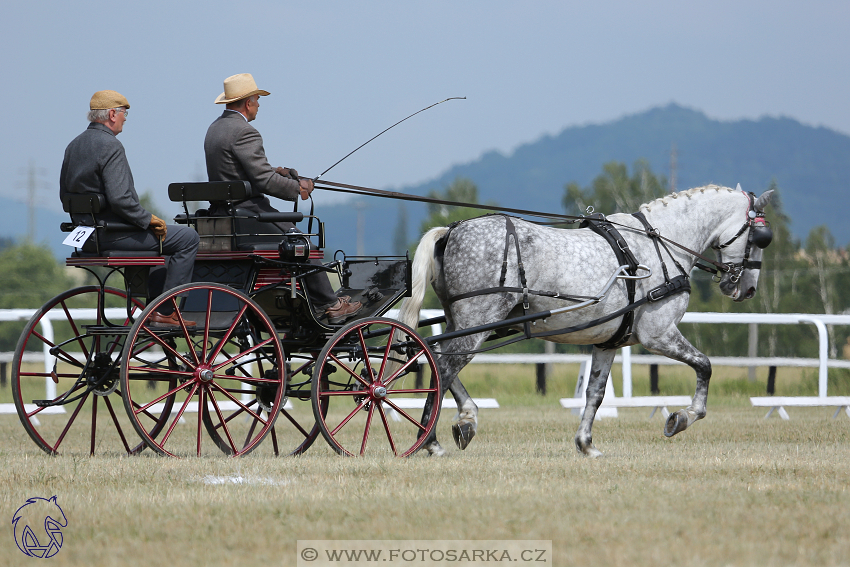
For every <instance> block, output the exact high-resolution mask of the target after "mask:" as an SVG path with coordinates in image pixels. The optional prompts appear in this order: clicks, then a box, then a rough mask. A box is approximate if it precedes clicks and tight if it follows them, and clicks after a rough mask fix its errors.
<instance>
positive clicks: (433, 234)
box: [398, 226, 449, 329]
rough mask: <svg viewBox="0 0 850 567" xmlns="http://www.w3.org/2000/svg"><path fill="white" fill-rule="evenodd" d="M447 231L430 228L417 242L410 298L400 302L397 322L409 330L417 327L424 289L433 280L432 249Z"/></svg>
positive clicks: (442, 227)
mask: <svg viewBox="0 0 850 567" xmlns="http://www.w3.org/2000/svg"><path fill="white" fill-rule="evenodd" d="M448 231H449V228H448V227H445V226H440V227H437V228H432V229H431V230H429V231H428V232H426V233H425V236H423V237H422V240H420V241H419V246H417V247H416V253H415V254H414V256H413V270H412V271H413V283H412V287H411V290H410V297H406V298H405V299H404V301H402V302H401V308H400V309H399V313H398V320H399V321H401V322H402V323H404V324H405V325H407V326H408V327H410V328H411V329H416V327H418V323H419V310H420V309H421V308H422V301H423V300H424V299H425V287H426V286H427V285H428V284H429V283H430V282H431V280H432V279H433V278H434V271H435V266H436V260H435V259H434V247H435V246H436V244H437V241H438V240H439V239H440V238H442V237H443V236H444V235H445V234H446V233H447V232H448Z"/></svg>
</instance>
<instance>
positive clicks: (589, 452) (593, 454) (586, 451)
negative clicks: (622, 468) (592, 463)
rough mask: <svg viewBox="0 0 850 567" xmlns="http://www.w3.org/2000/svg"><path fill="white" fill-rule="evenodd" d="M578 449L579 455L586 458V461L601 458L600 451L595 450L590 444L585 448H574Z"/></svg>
mask: <svg viewBox="0 0 850 567" xmlns="http://www.w3.org/2000/svg"><path fill="white" fill-rule="evenodd" d="M576 448H577V449H578V452H579V454H581V455H583V456H585V457H587V458H588V459H596V458H599V457H601V456H602V451H600V450H599V449H597V448H596V447H594V446H593V444H592V443H591V444H590V445H588V446H586V447H576Z"/></svg>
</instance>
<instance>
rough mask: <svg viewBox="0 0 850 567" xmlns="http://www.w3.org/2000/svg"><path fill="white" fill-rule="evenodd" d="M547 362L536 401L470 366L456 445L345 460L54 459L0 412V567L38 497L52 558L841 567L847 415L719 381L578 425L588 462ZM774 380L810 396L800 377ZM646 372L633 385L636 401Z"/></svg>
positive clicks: (513, 379)
mask: <svg viewBox="0 0 850 567" xmlns="http://www.w3.org/2000/svg"><path fill="white" fill-rule="evenodd" d="M562 370H563V372H562V374H563V376H561V377H559V375H558V373H557V372H556V373H555V376H553V377H552V378H551V381H550V383H549V395H547V396H545V397H543V396H539V395H537V394H535V393H534V377H533V369H532V370H528V369H525V370H523V369H522V367H519V368H510V367H506V366H495V365H494V366H489V367H484V366H475V367H471V368H470V371H469V372H468V373H466V374H467V376H465V382H466V385H467V387H468V389H469V390H470V392H471V393H472V394H473V395H474V396H478V397H496V398H497V399H499V402H500V404H501V405H502V408H501V409H499V410H482V412H481V416H480V422H481V423H480V427H479V434H478V437H476V439H475V440H474V441H473V443H472V444H471V445H470V447H469V448H468V449H467V450H466V451H463V452H461V451H459V450H457V449H456V448H454V446H453V445H452V443H451V436H450V433H449V424H450V418H451V415H452V412H450V411H446V412H445V413H444V415H443V419H442V421H441V424H440V430H439V435H440V437H441V440H442V441H443V443H444V446H446V448H447V449H448V455H447V457H445V458H442V459H433V458H427V457H426V456H424V455H415V456H414V457H413V458H410V459H407V460H395V459H392V458H383V457H365V458H358V459H344V458H341V457H338V456H336V454H334V453H332V452H331V451H330V450H329V448H328V447H327V446H326V445H325V444H324V443H323V441H322V440H321V439H319V440H318V441H317V442H316V444H315V445H314V447H312V448H311V449H310V450H309V451H308V452H307V453H306V454H305V455H304V456H302V457H298V458H273V457H269V456H267V455H266V454H262V455H249V456H248V457H245V458H243V459H228V458H224V457H206V458H200V459H184V460H175V459H167V458H162V457H157V456H155V455H153V454H152V453H151V452H150V451H145V453H143V454H142V455H141V456H139V457H132V458H128V457H124V456H121V455H120V454H119V453H118V451H117V447H116V451H115V452H114V453H110V452H108V451H107V452H106V453H103V454H99V455H98V456H95V457H93V458H92V457H88V456H83V455H68V456H62V457H58V458H53V457H48V456H47V455H45V454H43V453H41V452H40V451H39V450H38V449H36V448H35V446H34V445H33V444H32V443H31V442H30V440H29V438H28V437H27V436H26V434H25V433H24V431H23V429H22V428H21V427H20V425H19V424H18V423H17V417H16V416H0V439H2V441H0V500H2V510H3V512H2V514H0V516H2V517H6V518H7V521H6V525H7V527H6V528H5V530H6V532H5V534H4V533H3V529H0V563H2V564H8V565H24V564H29V563H30V562H32V561H33V559H30V558H27V557H25V556H23V555H22V554H21V553H20V552H19V551H18V550H17V549H16V548H15V545H14V540H13V538H12V529H11V524H10V523H9V520H10V519H11V516H12V514H13V513H14V511H15V510H16V509H17V508H18V507H19V506H20V505H21V504H23V503H24V502H25V500H26V499H27V498H29V497H32V496H42V497H50V496H52V495H54V494H55V495H57V496H58V502H59V504H60V505H61V506H62V508H63V510H64V511H65V513H66V514H67V517H68V520H69V526H68V527H67V528H66V529H65V530H64V536H65V544H64V546H63V548H62V550H61V551H60V552H59V554H58V555H56V556H55V557H54V558H52V559H51V562H52V564H55V565H134V564H142V563H145V564H163V563H164V564H173V565H211V566H213V565H245V564H249V563H262V564H271V565H294V564H295V562H296V557H295V549H296V542H297V540H299V539H342V540H346V539H423V540H428V539H543V540H553V549H554V556H555V563H554V564H555V565H602V564H604V565H614V566H619V565H623V566H626V565H629V566H631V565H656V564H660V563H677V564H684V565H689V566H691V565H695V566H699V565H710V566H713V565H847V564H848V562H850V560H849V559H848V558H850V530H848V529H847V526H850V494H848V484H850V472H848V471H850V419H847V418H846V416H844V415H841V416H840V417H839V419H835V420H833V419H831V415H832V410H831V409H828V408H820V409H797V408H794V409H791V410H789V412H790V414H791V417H792V419H791V420H790V421H782V420H780V419H778V418H775V417H773V418H771V419H767V420H766V419H763V415H764V410H763V409H754V408H751V407H749V403H748V402H747V400H746V395H744V394H741V393H737V394H735V395H724V394H722V393H718V392H717V391H716V390H722V387H721V388H717V386H718V384H720V385H722V384H723V383H724V381H725V380H726V379H725V378H722V377H718V379H717V380H716V382H715V383H714V384H713V385H712V390H713V391H712V396H711V399H710V404H709V414H708V416H707V418H706V419H705V420H703V421H701V422H698V423H697V424H695V425H694V426H693V427H692V428H691V429H689V430H687V431H685V432H684V433H682V434H680V435H679V436H677V437H675V438H673V439H667V438H665V437H664V436H663V435H662V433H661V430H662V424H663V422H662V420H661V419H660V418H659V417H658V416H657V415H656V417H655V418H654V419H652V420H649V419H647V418H648V414H649V411H648V410H639V409H634V410H624V409H621V410H620V416H619V417H618V418H616V419H605V420H600V421H598V422H597V423H596V425H595V427H594V440H595V442H596V445H597V447H598V448H599V449H600V450H602V451H603V452H604V456H603V457H602V458H600V459H595V460H590V459H585V458H582V457H580V456H579V455H577V454H576V452H575V449H574V446H573V440H572V439H573V436H574V434H575V429H576V426H577V424H578V419H577V417H575V416H573V415H572V414H571V413H570V412H569V411H567V410H563V409H561V408H559V407H558V404H557V398H559V397H562V396H563V395H571V394H572V389H573V388H574V383H575V373H577V368H576V369H575V373H573V372H572V371H571V370H570V369H562ZM523 372H524V373H525V374H522V373H523ZM741 372H742V378H743V380H744V382H746V370H745V369H743V370H742V371H741ZM780 372H781V371H780ZM488 373H489V374H490V376H489V378H488ZM740 379H741V377H737V378H736V377H729V378H728V380H729V381H730V383H732V381H735V380H740ZM679 380H681V381H682V384H681V388H682V389H681V390H677V389H676V388H679V387H680V386H679V385H677V384H678V381H679ZM783 380H785V382H787V384H785V383H783V384H784V385H787V386H791V385H792V384H794V383H798V382H799V383H800V384H804V385H805V387H806V388H808V387H809V386H810V385H809V384H808V382H807V381H808V380H810V378H809V377H807V376H806V373H805V372H799V376H796V377H791V376H789V377H785V378H783ZM646 381H647V380H645V379H644V378H643V377H639V376H636V377H635V395H641V393H642V392H641V391H640V390H639V388H638V387H639V385H640V384H641V383H643V382H646ZM570 382H572V384H571V383H570ZM488 385H489V389H487V388H486V386H488ZM763 385H764V382H763V381H762V382H761V384H760V388H761V389H760V390H759V391H758V392H756V394H758V395H761V394H762V393H763ZM616 387H617V382H616V379H615V388H616ZM801 387H803V386H801ZM661 388H662V393H664V394H680V393H690V391H691V390H692V388H693V378H692V375H690V376H689V375H688V374H687V373H686V372H683V373H682V376H681V377H678V376H677V375H675V374H673V373H672V372H669V373H668V369H667V368H662V375H661ZM647 390H648V386H647ZM815 391H816V380H815ZM618 393H619V392H618ZM646 393H648V391H647V392H646ZM777 393H781V390H780V382H779V381H778V384H777ZM210 477H215V478H217V479H218V480H219V481H223V482H221V483H219V484H209V483H208V482H209V479H210ZM235 478H242V479H243V480H244V481H245V482H243V483H242V484H236V483H233V482H230V481H229V480H232V479H235ZM205 479H207V482H205Z"/></svg>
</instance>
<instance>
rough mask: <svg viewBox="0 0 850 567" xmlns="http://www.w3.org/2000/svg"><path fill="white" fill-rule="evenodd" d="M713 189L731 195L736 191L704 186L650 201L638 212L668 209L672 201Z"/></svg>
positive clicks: (729, 188) (716, 186) (717, 186)
mask: <svg viewBox="0 0 850 567" xmlns="http://www.w3.org/2000/svg"><path fill="white" fill-rule="evenodd" d="M712 189H713V190H714V191H717V192H720V191H729V192H730V193H731V192H733V191H734V189H732V188H731V187H721V186H720V185H713V184H712V185H704V186H703V187H694V188H693V189H687V190H685V191H679V192H677V193H671V194H669V195H664V196H663V197H659V198H658V199H655V200H654V201H650V202H649V203H644V204H642V205H641V206H640V207H638V210H641V211H643V210H646V211H647V212H649V211H651V210H652V207H653V206H655V205H656V204H660V205H664V206H665V207H666V206H667V204H668V203H670V200H671V199H678V198H679V197H686V198H688V199H690V198H691V197H693V196H694V195H698V194H700V193H705V192H706V191H709V190H712Z"/></svg>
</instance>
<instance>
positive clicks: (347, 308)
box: [325, 297, 363, 325]
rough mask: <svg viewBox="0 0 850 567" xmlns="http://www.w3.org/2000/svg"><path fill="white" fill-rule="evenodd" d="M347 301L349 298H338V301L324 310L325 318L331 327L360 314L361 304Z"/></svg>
mask: <svg viewBox="0 0 850 567" xmlns="http://www.w3.org/2000/svg"><path fill="white" fill-rule="evenodd" d="M348 299H350V298H343V297H340V298H339V301H337V302H336V303H335V304H334V305H332V306H331V307H328V308H327V309H326V310H325V316H326V317H327V318H328V323H330V324H331V325H337V324H339V323H342V322H343V321H345V320H346V319H348V318H350V317H351V316H353V315H357V314H358V313H359V312H360V310H361V309H362V308H363V304H362V303H360V302H359V301H355V302H354V303H351V302H350V301H348Z"/></svg>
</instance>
